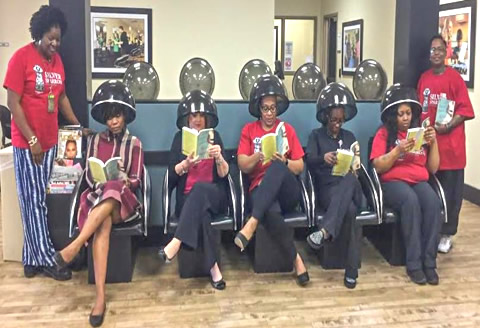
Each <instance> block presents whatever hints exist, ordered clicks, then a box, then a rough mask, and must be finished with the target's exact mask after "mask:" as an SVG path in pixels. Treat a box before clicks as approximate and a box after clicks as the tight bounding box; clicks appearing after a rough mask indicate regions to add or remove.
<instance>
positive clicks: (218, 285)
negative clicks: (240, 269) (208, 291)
mask: <svg viewBox="0 0 480 328" xmlns="http://www.w3.org/2000/svg"><path fill="white" fill-rule="evenodd" d="M210 284H211V285H212V287H213V288H215V289H218V290H224V289H225V288H226V287H227V283H226V282H225V280H223V278H222V279H220V280H219V281H213V279H212V277H210Z"/></svg>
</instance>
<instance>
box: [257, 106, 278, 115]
mask: <svg viewBox="0 0 480 328" xmlns="http://www.w3.org/2000/svg"><path fill="white" fill-rule="evenodd" d="M260 110H261V111H262V113H264V114H267V113H268V112H270V113H272V114H273V113H275V112H276V111H277V105H271V106H260Z"/></svg>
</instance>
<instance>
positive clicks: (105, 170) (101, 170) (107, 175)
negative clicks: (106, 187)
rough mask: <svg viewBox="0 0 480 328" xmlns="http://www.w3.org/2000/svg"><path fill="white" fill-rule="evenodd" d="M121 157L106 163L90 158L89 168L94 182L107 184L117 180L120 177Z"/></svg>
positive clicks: (113, 158)
mask: <svg viewBox="0 0 480 328" xmlns="http://www.w3.org/2000/svg"><path fill="white" fill-rule="evenodd" d="M121 160H122V158H121V157H112V158H110V159H109V160H108V161H106V162H105V163H103V161H102V160H100V159H98V158H95V157H90V158H89V159H88V160H87V162H88V168H89V169H90V174H91V175H92V178H93V181H94V182H99V183H105V182H107V181H110V180H117V179H119V177H120V167H119V161H121Z"/></svg>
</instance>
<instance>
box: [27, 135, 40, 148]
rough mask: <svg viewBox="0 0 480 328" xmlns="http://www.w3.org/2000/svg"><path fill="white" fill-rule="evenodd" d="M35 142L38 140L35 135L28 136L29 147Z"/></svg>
mask: <svg viewBox="0 0 480 328" xmlns="http://www.w3.org/2000/svg"><path fill="white" fill-rule="evenodd" d="M37 142H38V139H37V137H36V136H32V137H31V138H30V140H28V145H29V146H30V147H33V145H35V144H36V143H37Z"/></svg>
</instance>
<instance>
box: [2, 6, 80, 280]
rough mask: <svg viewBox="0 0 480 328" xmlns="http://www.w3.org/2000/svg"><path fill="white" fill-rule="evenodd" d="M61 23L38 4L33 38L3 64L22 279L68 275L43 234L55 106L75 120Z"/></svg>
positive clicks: (58, 13) (54, 13)
mask: <svg viewBox="0 0 480 328" xmlns="http://www.w3.org/2000/svg"><path fill="white" fill-rule="evenodd" d="M66 29H67V22H66V19H65V16H64V14H63V13H62V11H60V9H58V8H55V7H51V6H46V5H45V6H41V7H40V9H39V10H38V11H37V12H36V13H34V14H33V15H32V18H31V20H30V33H31V36H32V39H33V40H34V42H31V43H29V44H27V45H26V46H24V47H22V48H20V49H18V50H17V51H16V52H15V54H14V55H13V56H12V58H11V59H10V61H9V63H8V68H7V74H6V75H5V80H4V83H3V87H4V88H5V89H7V102H8V107H9V109H10V111H11V112H12V117H13V118H12V145H13V155H14V164H15V178H16V181H17V193H18V198H19V204H20V211H21V214H22V221H23V231H24V243H23V256H22V262H23V266H24V275H25V277H27V278H31V277H33V276H35V275H36V274H37V273H40V272H43V273H44V274H45V275H47V276H49V277H52V278H54V279H56V280H67V279H70V278H71V272H70V270H69V269H64V270H58V269H57V267H56V266H55V263H54V261H53V254H54V252H55V249H54V248H53V244H52V242H51V240H50V237H49V235H48V225H47V207H46V206H45V198H46V187H47V182H48V179H49V177H50V172H51V170H52V166H53V160H54V158H55V156H56V151H57V138H58V119H57V117H58V110H59V109H60V111H61V113H62V114H63V116H64V117H65V119H66V120H67V121H68V122H70V123H71V124H78V125H79V124H80V123H79V121H78V119H77V118H76V116H75V114H74V113H73V110H72V106H71V105H70V101H69V100H68V98H67V96H66V94H65V72H64V69H63V64H62V60H61V58H60V55H59V54H58V48H59V46H60V40H61V37H62V35H63V34H64V33H65V31H66Z"/></svg>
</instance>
